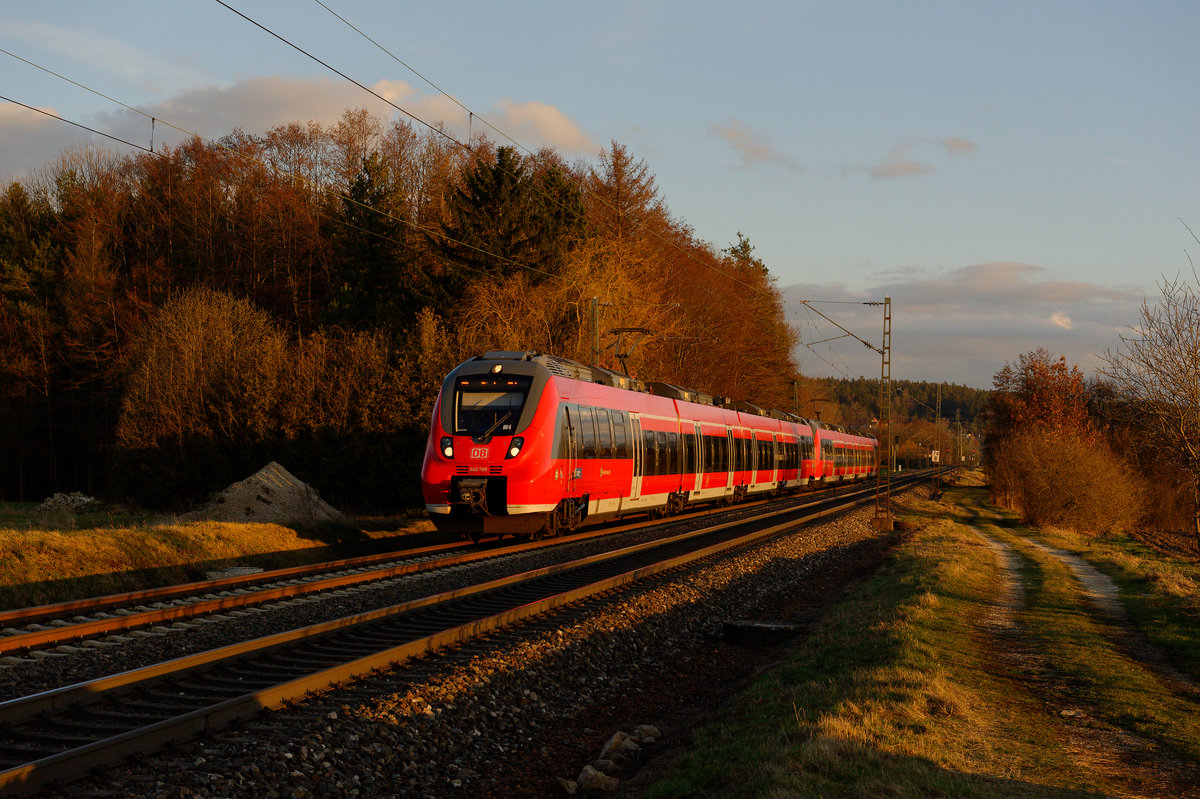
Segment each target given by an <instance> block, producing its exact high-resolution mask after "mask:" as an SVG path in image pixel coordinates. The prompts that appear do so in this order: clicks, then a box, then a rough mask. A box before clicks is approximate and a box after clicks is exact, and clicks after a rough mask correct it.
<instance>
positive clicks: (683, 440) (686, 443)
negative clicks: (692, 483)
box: [679, 433, 692, 474]
mask: <svg viewBox="0 0 1200 799" xmlns="http://www.w3.org/2000/svg"><path fill="white" fill-rule="evenodd" d="M691 438H692V437H691V435H689V434H688V433H684V434H683V435H682V436H680V437H679V454H680V455H682V456H683V463H682V464H681V467H680V470H679V471H681V472H682V473H683V474H688V473H690V472H691V471H692V447H691Z"/></svg>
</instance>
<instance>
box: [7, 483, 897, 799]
mask: <svg viewBox="0 0 1200 799" xmlns="http://www.w3.org/2000/svg"><path fill="white" fill-rule="evenodd" d="M851 493H852V494H855V496H850V497H843V498H837V499H833V498H825V497H822V498H820V499H819V500H818V501H817V502H815V503H813V504H811V505H806V506H805V507H804V508H785V509H783V510H774V511H769V512H766V513H762V514H758V515H756V516H755V517H753V518H751V519H746V520H741V521H733V522H725V523H721V524H717V525H715V526H709V527H706V528H704V529H702V530H698V531H693V532H689V533H685V534H683V535H678V536H673V537H671V538H668V539H664V540H662V541H656V542H648V543H644V544H640V545H637V546H632V547H626V548H624V549H621V550H618V551H616V552H611V553H603V554H600V555H593V556H589V557H586V558H582V559H578V560H576V561H572V562H569V563H562V564H557V565H554V566H549V567H546V568H542V569H537V570H535V571H532V572H528V573H525V574H520V575H512V576H509V577H504V578H500V579H497V580H491V581H488V582H486V583H482V584H480V585H476V586H469V587H465V588H463V589H460V590H454V591H449V592H445V593H443V594H440V595H437V596H432V597H428V598H425V599H421V600H417V601H413V602H407V603H403V604H400V605H396V606H393V607H389V608H384V609H380V610H377V611H372V612H370V613H363V614H357V615H355V616H351V617H347V618H342V619H337V620H334V621H331V622H325V623H322V624H316V625H312V626H310V627H306V628H303V629H300V630H295V631H291V632H287V633H281V634H278V635H272V636H267V637H265V638H261V639H257V640H255V641H248V642H243V643H238V644H234V645H231V646H227V647H224V648H222V649H218V650H214V651H212V652H207V653H200V654H197V655H192V656H188V657H184V658H179V659H177V660H175V661H171V662H169V663H164V664H158V665H154V666H148V667H145V668H142V669H137V670H135V671H131V672H126V673H123V674H120V675H116V676H112V677H107V678H103V679H99V680H93V681H90V682H87V683H82V684H79V685H75V686H69V687H66V688H62V689H56V690H52V691H45V692H42V693H40V694H37V695H34V696H29V697H24V698H21V699H17V700H12V701H9V702H4V703H0V725H3V728H4V729H5V731H6V734H5V736H4V738H3V742H2V743H0V769H4V770H3V772H0V792H4V793H5V794H6V795H7V794H9V793H12V794H14V795H19V794H21V793H27V792H31V791H34V790H37V789H38V788H39V787H40V786H43V785H44V784H46V781H47V780H51V779H74V778H76V777H78V776H80V775H82V774H84V773H86V772H87V771H88V770H89V769H91V768H94V767H95V766H98V765H103V764H109V763H112V762H115V761H119V760H121V759H123V758H125V757H128V756H129V755H130V754H133V753H138V752H147V751H151V750H153V749H156V748H158V747H159V746H161V745H163V744H164V743H166V742H168V741H171V740H176V739H183V738H187V737H192V736H194V735H197V734H199V733H201V732H204V731H206V730H213V729H217V728H220V727H222V726H225V725H226V724H228V723H230V722H231V721H233V720H235V719H238V718H242V717H245V716H248V715H253V714H255V713H257V712H258V711H259V710H261V709H262V708H268V707H279V706H281V705H283V704H286V703H288V702H291V701H296V700H298V699H302V698H303V697H305V696H307V695H308V694H310V693H314V692H320V691H323V690H325V689H327V688H328V687H329V686H330V685H331V684H335V683H339V682H343V681H346V680H349V679H352V678H353V677H354V676H356V675H362V674H366V673H368V672H370V671H372V670H375V669H380V668H385V667H387V666H389V665H391V664H393V663H396V662H399V661H402V660H404V659H406V658H408V657H411V656H413V655H415V654H420V653H423V652H426V651H429V650H432V649H435V648H438V647H441V646H445V645H447V644H450V643H454V642H457V641H462V640H465V639H467V638H471V637H474V636H477V635H479V634H481V633H483V632H486V631H489V630H492V629H495V628H497V627H500V626H504V625H507V624H512V623H514V622H516V621H519V620H521V619H525V618H528V617H530V616H532V615H536V614H539V613H544V612H546V611H548V610H550V609H553V608H556V607H560V606H562V605H564V604H569V603H571V602H575V601H578V600H579V599H582V598H584V597H586V596H590V595H593V594H596V593H602V592H604V591H609V590H612V589H613V588H615V587H618V586H621V585H624V584H627V583H630V582H633V581H636V580H641V579H645V578H647V577H649V576H652V575H655V574H659V573H661V572H663V571H667V570H670V569H675V568H679V567H681V566H683V565H685V564H687V563H689V562H693V561H695V560H699V559H703V558H711V557H716V556H718V555H719V554H720V553H722V552H724V551H727V550H729V549H733V548H740V547H745V546H749V545H751V544H752V543H754V542H756V541H760V540H763V539H765V538H768V537H771V536H773V535H777V534H779V533H780V532H781V531H783V530H787V529H792V528H794V527H795V526H796V525H798V524H801V523H803V522H805V521H809V520H812V519H814V518H820V517H821V516H825V515H829V514H832V513H837V512H840V511H841V510H844V509H845V508H847V507H851V506H853V505H856V504H863V503H868V502H871V501H873V499H874V492H873V489H871V488H867V489H860V490H859V491H857V492H851Z"/></svg>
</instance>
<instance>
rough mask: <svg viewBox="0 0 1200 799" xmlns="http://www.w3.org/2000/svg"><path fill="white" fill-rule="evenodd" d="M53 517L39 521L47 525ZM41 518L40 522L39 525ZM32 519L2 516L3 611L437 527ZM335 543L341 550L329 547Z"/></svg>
mask: <svg viewBox="0 0 1200 799" xmlns="http://www.w3.org/2000/svg"><path fill="white" fill-rule="evenodd" d="M48 518H49V517H46V516H44V515H41V516H40V520H41V523H42V524H43V525H47V521H48ZM35 521H36V520H35ZM30 522H31V518H30V516H29V515H28V514H26V515H25V516H23V517H20V518H18V516H17V515H16V514H10V515H9V516H8V518H0V607H4V608H13V607H27V606H31V605H37V604H44V603H49V602H57V601H62V600H65V599H74V598H79V597H85V596H100V595H104V594H109V593H116V592H120V591H128V590H135V589H139V588H146V587H149V586H155V585H165V584H169V583H173V582H185V581H188V580H195V579H201V578H203V577H204V574H205V572H206V571H207V570H209V569H220V568H224V567H227V566H231V565H256V566H261V567H263V568H273V567H277V566H285V565H294V564H296V563H302V562H312V561H316V560H322V559H328V558H336V557H343V556H344V555H346V554H348V553H347V552H346V551H345V547H343V546H340V545H341V544H350V545H356V546H362V545H369V544H371V543H373V542H378V543H380V544H383V543H386V541H387V540H388V539H391V538H394V537H396V536H398V535H409V534H421V533H425V532H427V531H428V530H431V529H432V526H431V525H430V524H429V523H428V521H425V520H416V521H414V520H407V521H406V520H396V519H392V520H364V522H363V523H361V524H358V525H355V526H353V527H345V528H339V529H337V530H332V531H330V530H329V529H326V528H322V529H319V530H311V531H310V530H300V529H293V528H291V527H285V526H282V525H279V524H267V523H243V522H239V523H232V522H188V523H179V522H174V521H170V522H154V521H150V522H146V523H136V522H134V523H129V524H114V525H104V526H95V527H90V526H86V525H81V526H78V527H76V526H75V524H76V520H75V519H74V518H64V519H59V520H58V522H59V523H61V526H59V527H50V526H43V527H34V526H30ZM331 544H333V545H335V546H332V547H331V546H330V545H331Z"/></svg>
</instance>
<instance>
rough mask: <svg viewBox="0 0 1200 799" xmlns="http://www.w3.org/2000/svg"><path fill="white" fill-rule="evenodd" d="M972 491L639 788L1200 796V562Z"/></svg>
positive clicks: (920, 506)
mask: <svg viewBox="0 0 1200 799" xmlns="http://www.w3.org/2000/svg"><path fill="white" fill-rule="evenodd" d="M969 482H970V481H965V482H964V484H963V485H959V486H955V487H952V488H950V489H949V490H948V491H947V492H946V493H945V494H944V495H942V496H941V497H940V498H928V499H924V500H921V501H917V502H913V503H910V504H909V506H908V507H907V509H906V514H905V516H904V517H903V518H904V520H905V522H906V524H905V525H904V526H905V527H906V528H907V529H906V532H905V534H904V537H903V540H902V541H901V542H900V543H899V544H898V545H897V546H896V547H895V549H894V550H892V551H891V553H890V554H889V555H888V556H887V558H886V560H885V561H884V562H883V564H882V566H881V567H880V568H879V569H878V570H875V571H874V572H872V573H870V574H869V575H865V576H864V577H863V579H861V580H858V581H856V582H854V583H852V584H851V585H849V586H848V587H847V588H846V590H845V593H844V594H843V595H842V596H841V597H840V599H839V600H838V601H837V603H836V604H835V605H834V606H833V607H831V608H830V609H829V610H828V612H826V613H824V615H823V616H822V618H821V620H820V621H819V622H818V623H817V624H816V625H815V626H814V627H813V628H812V629H811V630H810V631H809V632H808V633H807V634H806V635H805V636H804V637H803V638H801V639H799V640H797V641H795V642H794V643H793V644H792V645H790V647H789V648H788V649H787V651H786V652H784V653H781V654H780V656H779V657H778V659H777V661H776V662H775V663H774V664H773V665H772V666H771V667H770V668H769V669H767V670H766V671H764V672H763V673H762V674H761V675H760V676H758V677H757V678H756V679H755V680H754V681H753V683H752V684H751V685H750V686H749V687H748V688H746V690H744V691H741V692H739V693H738V694H737V695H736V696H735V697H734V698H732V699H730V700H729V701H728V702H727V703H726V704H725V705H723V706H722V707H721V708H720V709H719V710H717V711H716V712H715V713H713V715H712V719H711V720H710V721H709V723H707V724H703V725H700V726H698V728H697V729H696V731H695V733H694V734H693V735H692V736H691V739H690V741H689V742H688V744H687V745H685V746H681V747H680V748H679V750H678V751H677V753H676V754H675V757H674V758H673V759H672V760H671V762H670V764H669V765H666V766H660V767H658V768H657V769H656V770H653V771H654V772H655V773H653V775H650V774H648V773H646V774H643V775H642V776H641V777H640V778H639V780H640V781H641V782H643V783H644V784H643V785H642V786H640V787H639V793H638V795H641V796H651V797H674V796H696V795H706V796H746V797H750V796H812V797H817V796H824V797H830V796H874V795H887V796H893V797H896V796H899V797H904V796H914V797H915V796H931V795H947V796H982V797H990V796H996V797H1010V796H1038V797H1045V796H1050V797H1083V796H1097V795H1103V796H1125V797H1189V796H1200V712H1198V711H1200V696H1198V694H1197V691H1196V685H1197V681H1198V680H1200V630H1198V629H1197V628H1196V625H1195V619H1196V618H1197V612H1198V611H1200V605H1198V603H1200V594H1198V592H1197V585H1200V566H1198V565H1197V564H1196V563H1195V561H1194V559H1189V558H1186V557H1178V556H1172V555H1170V554H1164V553H1163V552H1162V551H1161V550H1156V549H1154V548H1151V547H1148V546H1145V545H1143V544H1141V543H1139V542H1138V541H1137V540H1133V539H1129V538H1104V537H1096V538H1081V537H1078V536H1075V535H1072V534H1068V533H1063V532H1059V531H1039V530H1030V529H1026V528H1023V527H1022V526H1021V525H1020V524H1019V522H1018V521H1017V520H1016V519H1015V518H1014V517H1012V516H1010V515H1008V514H1005V513H1003V512H1000V511H998V510H996V509H994V508H993V507H991V506H989V505H988V503H987V501H986V499H987V497H986V491H985V490H984V489H983V488H982V487H979V486H978V485H975V486H972V485H970V484H969ZM648 771H650V770H648Z"/></svg>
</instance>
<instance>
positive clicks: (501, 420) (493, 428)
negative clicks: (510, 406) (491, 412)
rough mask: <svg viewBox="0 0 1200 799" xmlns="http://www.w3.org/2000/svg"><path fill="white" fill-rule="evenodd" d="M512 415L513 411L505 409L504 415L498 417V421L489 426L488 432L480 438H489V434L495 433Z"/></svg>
mask: <svg viewBox="0 0 1200 799" xmlns="http://www.w3.org/2000/svg"><path fill="white" fill-rule="evenodd" d="M510 416H512V411H505V412H504V415H503V416H501V417H500V418H499V419H497V420H496V423H495V424H494V425H492V426H491V427H489V428H488V429H487V432H486V433H484V434H483V435H481V436H480V438H487V437H488V436H490V435H491V434H492V433H494V432H495V431H496V428H497V427H499V426H500V425H502V424H504V422H505V421H507V420H508V417H510Z"/></svg>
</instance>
